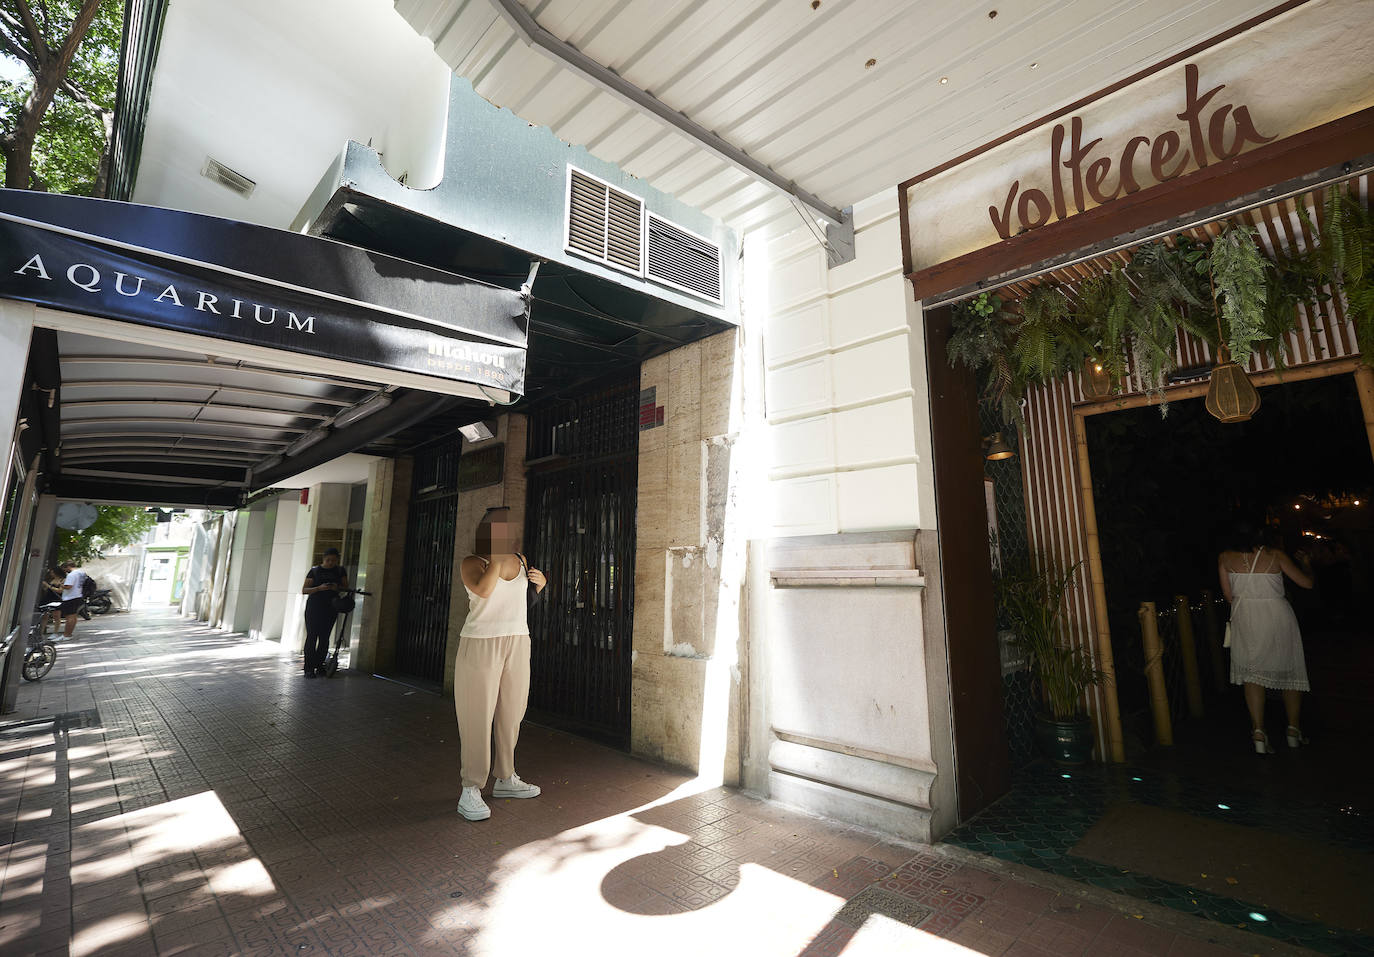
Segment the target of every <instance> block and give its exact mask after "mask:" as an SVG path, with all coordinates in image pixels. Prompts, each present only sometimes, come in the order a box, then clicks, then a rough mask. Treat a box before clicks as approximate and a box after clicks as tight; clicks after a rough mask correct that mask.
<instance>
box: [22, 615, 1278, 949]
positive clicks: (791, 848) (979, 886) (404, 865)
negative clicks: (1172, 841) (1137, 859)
mask: <svg viewBox="0 0 1374 957" xmlns="http://www.w3.org/2000/svg"><path fill="white" fill-rule="evenodd" d="M278 651H279V649H278V647H277V646H276V645H274V644H271V643H254V642H250V641H247V640H246V639H244V638H243V637H242V636H237V635H222V634H216V633H213V632H210V631H208V630H206V629H204V628H202V627H200V626H198V625H196V624H194V623H187V622H183V621H181V620H180V619H177V618H175V617H173V616H171V615H169V614H166V613H162V614H160V615H159V614H151V613H142V614H138V615H121V616H111V617H109V618H108V619H97V620H96V621H93V622H90V623H83V624H82V626H81V628H80V630H79V632H78V635H77V640H76V641H74V642H72V643H70V644H66V645H63V646H62V647H61V657H60V659H59V661H58V664H57V666H56V668H55V669H54V670H53V672H52V674H50V675H49V676H48V677H47V678H45V679H44V680H43V681H42V682H39V683H37V684H29V685H25V686H24V687H23V688H22V690H21V695H20V710H19V712H18V713H17V714H12V715H6V716H5V717H4V718H3V719H0V869H2V873H3V884H2V885H0V953H3V954H6V955H10V954H30V953H34V954H68V953H70V954H75V955H82V957H84V955H88V954H110V955H116V957H117V955H124V954H129V955H133V954H138V955H143V954H154V953H157V954H172V953H194V954H240V953H242V954H255V955H256V954H282V955H298V954H338V955H374V954H375V955H385V954H417V955H428V954H444V955H455V954H465V955H483V957H486V955H492V957H513V955H524V954H530V955H535V954H540V953H552V952H561V953H574V954H580V953H588V954H606V955H618V954H651V955H653V957H667V955H675V954H684V955H685V954H693V955H697V954H703V953H705V954H715V955H721V957H727V955H734V954H749V955H750V957H825V955H833V954H838V953H844V954H845V955H847V957H864V955H874V957H876V955H883V957H887V955H897V954H908V953H909V954H974V953H983V954H1009V955H1067V954H1092V955H1123V957H1124V955H1130V957H1139V955H1147V954H1157V955H1175V957H1183V955H1198V957H1201V955H1217V957H1220V955H1224V954H1236V953H1266V954H1275V953H1293V952H1294V951H1288V950H1284V949H1282V948H1280V947H1277V946H1275V945H1273V944H1271V943H1269V942H1266V941H1262V940H1260V939H1258V938H1255V939H1254V946H1253V947H1252V946H1250V940H1249V938H1247V937H1244V936H1243V935H1238V934H1232V935H1229V936H1228V935H1226V934H1225V933H1224V932H1221V931H1218V932H1217V933H1212V932H1213V928H1212V927H1211V926H1209V925H1205V924H1202V923H1201V922H1194V923H1192V924H1186V925H1180V924H1179V923H1178V922H1177V921H1173V922H1170V921H1168V920H1167V918H1166V920H1165V922H1164V923H1159V922H1157V921H1156V920H1154V919H1151V918H1152V917H1153V916H1158V915H1152V914H1144V913H1141V912H1140V911H1139V909H1138V906H1137V905H1133V904H1131V903H1130V902H1129V901H1124V899H1119V898H1113V897H1111V895H1105V894H1101V893H1099V892H1087V893H1089V894H1090V896H1089V897H1087V898H1085V897H1084V896H1083V893H1082V892H1079V891H1077V890H1075V889H1074V888H1072V887H1059V886H1045V882H1044V881H1043V880H1039V879H1037V878H1036V877H1035V876H1034V875H1030V876H1029V878H1028V877H1027V876H1026V875H1022V874H1019V873H1014V872H1012V871H1010V870H1008V869H1007V867H1006V866H1005V865H1000V864H998V863H997V862H995V861H991V860H990V859H986V858H982V857H979V856H976V855H971V854H968V853H967V852H962V853H961V852H957V851H952V850H944V849H941V848H935V849H917V848H912V847H906V846H902V845H898V844H894V843H890V842H885V841H883V840H881V839H880V838H879V837H878V836H876V835H873V834H870V833H867V832H864V831H861V830H858V829H854V828H847V827H845V826H843V825H841V824H837V823H833V822H826V821H821V820H817V819H815V818H811V817H807V816H804V815H800V814H795V813H792V812H789V811H786V810H782V809H779V808H777V807H775V806H773V805H770V804H768V803H766V802H761V801H757V800H754V799H752V798H750V797H747V796H745V795H743V794H740V793H738V792H734V791H731V790H728V789H724V788H708V787H705V786H704V785H703V784H702V783H701V782H698V781H695V780H693V779H692V778H691V777H690V776H687V775H684V774H681V773H678V772H674V771H671V770H668V769H664V768H661V767H658V766H655V765H652V764H647V763H644V762H641V761H638V760H635V759H633V758H630V757H629V756H627V755H624V754H620V753H618V752H615V751H611V750H608V749H605V748H602V747H599V746H597V745H594V744H590V743H588V742H585V741H582V740H580V739H577V738H574V737H570V736H568V735H564V734H561V733H557V732H552V731H547V730H544V729H541V728H535V727H527V728H526V730H525V733H524V737H523V738H522V741H521V746H520V751H519V756H520V770H521V773H522V774H523V775H524V776H525V777H527V778H528V779H529V780H531V781H534V782H536V783H538V784H540V785H542V786H543V787H544V789H545V793H544V795H543V796H542V797H541V798H539V799H538V800H534V801H494V802H492V804H493V807H492V818H491V820H490V821H486V822H481V823H475V824H474V823H469V822H467V821H464V820H462V819H461V818H459V817H458V816H457V815H456V814H455V812H454V805H455V803H456V799H457V794H458V774H457V756H458V747H457V744H458V742H457V735H456V732H455V727H454V721H453V713H452V705H451V703H450V702H449V701H447V700H446V699H442V698H438V697H435V696H433V695H428V694H424V693H419V692H415V691H412V690H410V689H408V688H405V687H404V686H401V685H397V684H394V683H391V682H387V681H382V680H377V679H372V678H365V677H360V676H351V677H340V678H336V679H334V680H329V681H320V680H317V681H305V680H304V679H303V678H302V677H301V674H300V667H299V665H298V664H297V663H296V662H293V661H286V660H282V659H281V658H280V657H278ZM1093 895H1095V896H1093ZM1118 908H1120V909H1118ZM916 923H919V926H912V925H913V924H916ZM1180 927H1182V929H1183V931H1184V932H1183V933H1180V932H1179V929H1180ZM1209 933H1212V936H1214V937H1225V938H1226V939H1227V940H1228V941H1229V942H1230V943H1231V944H1233V945H1234V944H1240V945H1242V946H1243V949H1240V950H1236V949H1227V948H1225V947H1222V946H1218V945H1217V944H1215V943H1209V942H1207V941H1205V940H1202V939H1199V936H1201V935H1206V934H1209ZM1190 934H1192V935H1194V936H1189V935H1190Z"/></svg>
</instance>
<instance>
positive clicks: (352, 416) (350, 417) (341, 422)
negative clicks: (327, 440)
mask: <svg viewBox="0 0 1374 957" xmlns="http://www.w3.org/2000/svg"><path fill="white" fill-rule="evenodd" d="M391 401H392V400H391V396H389V395H388V394H387V393H385V392H374V393H373V394H372V395H370V396H368V397H367V398H366V399H364V400H363V401H361V402H359V403H358V404H357V405H354V406H350V407H349V408H347V409H344V410H343V411H342V412H340V413H339V414H338V415H336V416H334V427H335V428H340V429H341V428H344V427H345V426H349V425H352V424H353V423H354V422H357V421H359V420H360V419H365V418H367V417H368V416H369V415H371V414H372V413H374V412H380V411H382V410H383V409H385V408H386V407H387V406H389V405H391Z"/></svg>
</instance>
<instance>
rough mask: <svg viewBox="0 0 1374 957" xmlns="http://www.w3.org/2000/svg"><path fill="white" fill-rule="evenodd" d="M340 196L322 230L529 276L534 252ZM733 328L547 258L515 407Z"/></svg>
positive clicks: (497, 278)
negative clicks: (522, 393) (520, 394)
mask: <svg viewBox="0 0 1374 957" xmlns="http://www.w3.org/2000/svg"><path fill="white" fill-rule="evenodd" d="M336 200H337V202H334V203H331V204H330V212H329V213H328V214H327V215H326V216H325V217H324V218H323V219H318V220H316V221H315V224H314V225H313V226H312V229H313V230H318V231H319V232H320V234H321V235H325V236H329V237H331V238H334V239H339V240H342V241H344V242H348V243H352V244H355V245H358V246H365V247H367V248H370V249H377V250H380V251H382V252H386V253H389V254H391V255H393V256H400V257H403V258H407V259H414V260H416V261H418V262H428V263H430V264H432V265H436V266H442V265H444V264H445V263H449V262H461V263H463V269H464V271H465V272H467V273H468V274H469V275H472V276H474V277H475V278H478V279H482V280H484V281H487V282H492V283H497V284H509V285H519V284H520V283H521V282H522V281H523V280H524V279H525V278H526V276H527V275H528V272H529V263H530V257H529V254H528V253H525V252H522V251H521V250H518V249H515V248H513V247H511V246H508V245H506V244H504V243H501V242H498V241H496V240H494V239H491V238H489V237H486V236H481V235H478V234H476V233H472V232H469V231H467V230H465V229H461V228H459V227H456V226H452V225H449V224H446V223H442V222H438V221H436V220H434V219H431V218H429V217H427V216H425V215H422V214H420V213H417V212H415V211H414V210H410V209H406V208H404V207H402V206H397V205H393V204H391V203H389V202H386V201H385V200H381V199H378V198H376V197H373V196H369V195H366V194H364V193H361V192H359V191H358V190H357V189H353V188H343V189H341V190H340V192H339V194H338V195H337V196H336ZM733 328H734V326H733V325H732V324H730V323H728V322H725V321H724V320H721V319H718V318H715V317H713V316H710V315H706V314H703V313H700V312H695V311H693V310H690V309H686V308H683V307H682V306H678V305H676V304H673V303H670V302H665V301H664V300H661V299H656V298H654V297H652V296H647V295H644V294H642V293H638V292H635V291H633V290H631V289H627V288H626V287H624V286H621V285H617V284H615V283H611V282H607V281H606V280H604V279H601V278H599V277H597V276H593V275H589V274H588V273H586V272H583V271H581V270H578V269H576V268H574V267H572V266H569V265H567V264H563V263H553V262H544V263H541V264H540V267H539V274H538V277H537V278H536V280H535V283H534V285H533V290H532V301H531V303H530V333H529V335H530V338H529V352H528V354H527V357H526V363H527V365H526V378H525V396H524V398H523V399H522V400H521V401H519V402H517V403H516V405H515V409H516V410H517V411H519V410H523V409H525V408H528V407H529V406H530V405H531V404H532V403H534V402H537V401H541V400H546V399H550V398H553V397H556V396H560V395H568V394H571V393H573V392H576V391H577V390H578V389H580V388H581V387H582V386H583V385H585V384H586V383H588V382H591V381H594V380H598V379H601V378H604V377H605V376H607V375H610V374H613V373H616V372H619V371H623V370H625V369H626V368H628V367H630V366H633V365H638V364H639V363H641V362H643V361H645V360H646V359H651V358H653V357H654V356H657V355H661V354H662V353H665V352H668V351H670V350H673V349H676V348H678V347H680V346H684V345H689V344H690V343H692V342H695V341H697V340H698V339H702V338H705V337H706V336H710V335H715V334H716V333H719V332H724V331H726V330H729V329H733ZM460 417H461V416H460ZM471 418H473V416H469V419H471ZM458 424H463V423H459V422H457V421H456V420H455V422H454V427H456V426H457V425H458ZM412 437H414V438H417V439H418V438H419V437H418V436H412Z"/></svg>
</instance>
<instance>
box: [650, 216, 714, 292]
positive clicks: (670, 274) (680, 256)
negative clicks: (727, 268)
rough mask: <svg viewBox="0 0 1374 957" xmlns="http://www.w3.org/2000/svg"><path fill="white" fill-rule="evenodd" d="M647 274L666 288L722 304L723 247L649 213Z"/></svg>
mask: <svg viewBox="0 0 1374 957" xmlns="http://www.w3.org/2000/svg"><path fill="white" fill-rule="evenodd" d="M646 232H647V234H648V250H647V252H648V255H647V257H646V261H645V264H644V275H645V276H647V277H649V278H650V279H653V280H654V281H656V282H661V283H663V284H664V285H665V286H672V287H673V288H675V289H681V290H683V291H684V292H690V293H693V294H694V295H698V296H701V297H702V298H704V299H709V300H711V301H712V302H720V301H721V293H720V286H721V275H720V247H719V246H717V245H715V244H714V243H712V242H709V241H708V240H706V239H703V238H702V237H701V236H698V235H696V234H695V233H689V232H687V230H685V229H683V228H682V227H680V226H675V225H673V224H672V223H670V222H668V221H667V220H666V219H662V218H660V217H658V216H655V215H654V214H653V213H650V214H649V226H648V229H647V230H646Z"/></svg>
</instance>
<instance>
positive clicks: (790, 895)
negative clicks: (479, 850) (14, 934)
mask: <svg viewBox="0 0 1374 957" xmlns="http://www.w3.org/2000/svg"><path fill="white" fill-rule="evenodd" d="M658 803H661V802H654V804H658ZM634 813H636V812H633V811H632V812H627V813H624V814H618V815H615V816H613V817H609V818H606V819H604V820H601V821H596V822H594V823H592V824H587V825H584V826H582V827H578V828H573V829H570V830H567V831H564V832H562V833H561V834H558V835H556V836H554V837H552V838H548V839H546V840H543V841H535V842H533V843H530V844H526V845H524V846H522V847H520V848H518V849H516V850H513V851H511V852H510V853H509V854H507V855H506V856H505V857H504V858H503V859H502V860H501V863H500V865H499V866H498V868H497V870H496V873H495V874H494V875H493V880H494V881H495V884H496V889H495V891H494V892H493V894H492V897H491V898H490V899H489V900H488V901H486V902H485V903H486V914H485V918H484V920H485V923H484V925H483V926H481V927H480V928H476V929H477V930H478V931H479V933H478V937H477V942H478V943H479V945H480V952H481V953H483V954H516V953H538V952H541V951H557V950H561V949H563V948H565V947H566V946H567V944H568V938H567V934H568V928H570V927H577V928H578V936H579V939H581V940H582V941H585V942H588V943H591V942H598V941H599V942H601V943H602V944H605V945H609V944H610V943H611V942H614V944H615V948H616V951H617V952H620V953H645V954H652V955H654V957H670V955H677V954H682V955H688V954H690V955H693V957H697V955H700V953H701V941H703V940H729V941H731V948H732V952H734V953H739V954H749V955H751V957H774V955H776V957H797V955H798V954H799V953H801V952H802V951H803V950H804V949H805V948H806V946H807V944H808V943H809V942H810V940H811V939H812V938H813V937H815V936H816V934H817V933H818V932H819V931H820V930H821V929H822V928H824V927H825V926H826V924H827V923H828V922H829V920H830V918H831V917H832V916H833V915H834V913H835V912H836V911H837V910H838V909H839V907H840V906H841V905H842V904H843V903H844V902H843V900H841V899H840V898H838V897H836V896H835V895H833V894H830V893H827V892H825V891H822V890H820V889H818V888H815V887H811V886H810V885H808V884H804V883H802V882H800V881H797V880H794V879H792V878H790V877H786V876H783V875H781V874H778V873H776V872H774V871H772V870H769V869H768V868H766V867H762V866H760V865H755V864H743V865H741V867H740V880H739V885H738V886H737V887H736V888H735V889H734V890H732V891H731V892H730V893H729V894H727V895H725V896H724V897H723V898H721V899H720V900H717V901H715V902H714V903H711V904H709V905H706V906H704V907H702V908H700V909H699V910H695V911H691V912H688V913H683V914H671V915H649V914H637V913H631V912H628V911H626V910H623V909H621V908H620V907H617V906H616V905H615V904H614V903H612V902H611V901H609V900H607V896H608V893H609V894H612V895H613V893H614V892H613V891H608V890H607V887H608V886H610V885H608V884H607V878H608V876H610V875H612V872H614V871H615V870H616V868H617V867H619V866H620V865H622V864H625V863H626V862H629V861H632V860H634V859H636V858H640V857H645V856H651V855H654V854H656V853H659V852H661V851H663V850H665V849H666V848H669V847H673V846H676V845H679V844H682V843H685V842H686V841H687V840H688V838H687V837H686V836H685V835H683V834H681V833H679V832H677V831H673V830H668V829H666V828H662V827H658V826H656V825H652V824H644V823H642V822H640V821H637V820H635V819H634V818H633V816H632V815H633V814H634ZM536 900H537V901H538V902H539V911H540V916H539V920H537V921H532V920H529V918H528V913H529V909H528V908H529V903H530V902H531V901H536Z"/></svg>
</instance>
